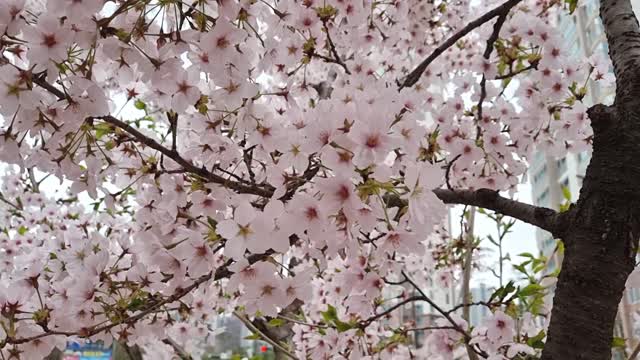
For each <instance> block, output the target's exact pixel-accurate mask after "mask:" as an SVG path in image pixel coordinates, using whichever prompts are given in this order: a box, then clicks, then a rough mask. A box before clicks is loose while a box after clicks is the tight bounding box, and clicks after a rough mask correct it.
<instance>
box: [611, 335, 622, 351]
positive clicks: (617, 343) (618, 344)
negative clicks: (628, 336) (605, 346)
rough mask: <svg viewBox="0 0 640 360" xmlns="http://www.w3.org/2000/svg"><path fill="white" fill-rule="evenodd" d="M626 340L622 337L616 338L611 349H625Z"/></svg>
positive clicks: (612, 341)
mask: <svg viewBox="0 0 640 360" xmlns="http://www.w3.org/2000/svg"><path fill="white" fill-rule="evenodd" d="M624 346H625V339H624V338H621V337H617V336H614V337H613V340H611V347H614V348H624Z"/></svg>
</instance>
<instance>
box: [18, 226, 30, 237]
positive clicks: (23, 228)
mask: <svg viewBox="0 0 640 360" xmlns="http://www.w3.org/2000/svg"><path fill="white" fill-rule="evenodd" d="M27 231H29V229H27V228H26V227H24V225H23V226H20V228H19V229H18V234H20V235H24V234H26V233H27Z"/></svg>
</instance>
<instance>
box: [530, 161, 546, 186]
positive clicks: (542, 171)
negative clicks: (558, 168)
mask: <svg viewBox="0 0 640 360" xmlns="http://www.w3.org/2000/svg"><path fill="white" fill-rule="evenodd" d="M546 175H547V165H546V164H545V165H544V166H543V167H542V169H540V171H538V173H536V174H535V175H533V182H534V183H538V182H539V181H540V180H542V179H543V178H544V177H545V176H546Z"/></svg>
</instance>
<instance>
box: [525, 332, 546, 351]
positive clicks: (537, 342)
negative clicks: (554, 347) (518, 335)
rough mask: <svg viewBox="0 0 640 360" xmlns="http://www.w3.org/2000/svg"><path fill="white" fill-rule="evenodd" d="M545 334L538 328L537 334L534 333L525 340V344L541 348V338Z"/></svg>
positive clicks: (542, 343)
mask: <svg viewBox="0 0 640 360" xmlns="http://www.w3.org/2000/svg"><path fill="white" fill-rule="evenodd" d="M546 335H547V334H545V332H544V330H540V332H539V333H538V335H536V336H534V337H530V338H529V339H528V340H527V345H529V346H531V347H532V348H534V349H542V348H544V342H543V341H542V339H544V337H545V336H546Z"/></svg>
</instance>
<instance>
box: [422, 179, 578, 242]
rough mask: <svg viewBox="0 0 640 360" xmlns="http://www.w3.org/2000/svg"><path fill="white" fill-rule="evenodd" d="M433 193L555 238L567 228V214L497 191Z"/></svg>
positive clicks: (445, 199) (437, 190)
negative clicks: (527, 224) (528, 226)
mask: <svg viewBox="0 0 640 360" xmlns="http://www.w3.org/2000/svg"><path fill="white" fill-rule="evenodd" d="M433 192H434V193H435V194H436V196H438V198H440V200H442V201H443V202H445V203H447V204H462V205H471V206H477V207H481V208H485V209H489V210H493V211H496V212H498V213H500V214H503V215H506V216H510V217H512V218H515V219H518V220H522V221H524V222H526V223H529V224H531V225H534V226H537V227H539V228H541V229H544V230H547V231H549V232H550V233H552V234H553V235H554V236H558V237H560V236H561V235H562V232H563V230H564V228H565V227H566V226H565V225H566V224H565V216H564V215H565V214H560V213H557V212H556V211H555V210H552V209H549V208H545V207H538V206H533V205H529V204H525V203H522V202H519V201H515V200H511V199H508V198H505V197H502V196H500V194H499V193H498V192H497V191H495V190H489V189H479V190H447V189H436V190H433Z"/></svg>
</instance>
